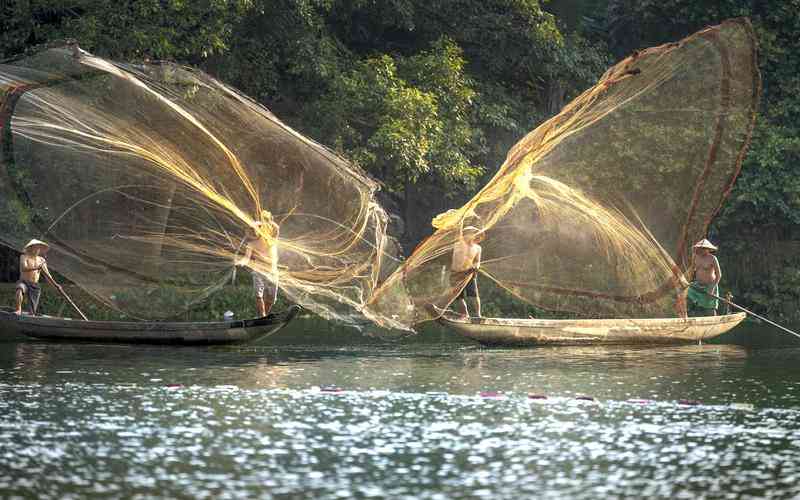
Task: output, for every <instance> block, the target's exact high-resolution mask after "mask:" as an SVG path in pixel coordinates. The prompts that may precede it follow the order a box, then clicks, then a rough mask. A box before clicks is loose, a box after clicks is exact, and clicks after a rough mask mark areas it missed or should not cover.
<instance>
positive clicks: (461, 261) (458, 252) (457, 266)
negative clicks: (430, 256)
mask: <svg viewBox="0 0 800 500" xmlns="http://www.w3.org/2000/svg"><path fill="white" fill-rule="evenodd" d="M480 265H481V246H480V245H478V244H477V243H476V242H475V241H474V240H471V239H470V240H468V239H466V238H465V239H459V240H458V241H457V242H456V243H455V245H454V247H453V260H452V262H451V264H450V270H451V271H453V272H456V273H459V272H465V271H471V270H474V269H478V268H479V267H480Z"/></svg>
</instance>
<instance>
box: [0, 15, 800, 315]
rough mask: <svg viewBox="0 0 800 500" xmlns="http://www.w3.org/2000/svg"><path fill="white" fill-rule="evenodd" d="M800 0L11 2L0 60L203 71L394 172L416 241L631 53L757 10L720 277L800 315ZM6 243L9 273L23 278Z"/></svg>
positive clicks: (399, 210)
mask: <svg viewBox="0 0 800 500" xmlns="http://www.w3.org/2000/svg"><path fill="white" fill-rule="evenodd" d="M799 12H800V0H749V1H747V0H704V1H702V2H698V1H696V0H550V1H545V0H542V1H539V0H436V1H430V0H114V1H110V0H47V1H34V0H27V1H26V0H17V1H7V0H4V1H0V58H7V57H12V56H14V55H18V54H21V53H24V52H25V51H26V50H31V49H32V48H33V47H35V46H37V45H40V44H43V43H47V42H49V41H53V40H60V39H65V38H69V39H75V40H76V41H77V42H78V43H79V45H80V46H81V47H82V48H84V49H85V50H87V51H89V52H92V53H95V54H97V55H101V56H106V57H110V58H113V59H118V60H126V61H127V60H143V59H168V60H175V61H178V62H181V63H184V64H189V65H193V66H197V67H200V68H202V69H203V70H205V71H207V72H209V73H210V74H212V75H214V76H216V77H217V78H219V79H220V80H222V81H224V82H226V83H229V84H231V85H233V86H235V87H237V88H238V89H240V90H241V91H242V92H244V93H245V94H248V95H250V96H251V97H253V98H255V99H257V100H258V101H260V102H261V103H263V104H264V105H265V106H267V107H268V108H269V109H271V110H272V111H273V112H274V113H275V114H276V115H277V116H278V117H279V118H280V119H281V120H283V121H285V122H287V123H288V124H290V125H291V126H292V127H294V128H296V129H297V130H298V131H300V132H301V133H303V134H305V135H307V136H310V137H313V138H314V139H316V140H317V141H319V142H321V143H323V144H326V145H327V146H329V147H331V148H333V149H335V150H337V151H339V152H340V153H341V154H342V155H343V156H345V157H347V158H350V159H351V160H353V161H355V162H357V163H358V164H359V165H361V167H363V168H364V169H365V170H367V171H368V172H369V173H370V174H371V175H372V176H373V177H375V178H376V179H378V180H380V181H381V182H382V183H383V186H384V187H383V192H382V193H383V194H382V195H381V196H382V198H381V201H382V202H383V203H384V205H385V206H386V207H387V208H388V209H389V210H390V211H392V212H394V213H395V214H397V215H398V217H395V218H394V219H393V220H394V226H395V227H394V228H393V232H394V233H395V234H400V235H402V242H403V244H404V247H405V249H406V251H407V252H410V250H411V249H412V247H413V246H414V245H415V244H416V243H417V242H419V241H420V240H421V239H422V238H424V237H425V236H427V235H428V234H430V232H431V226H430V220H431V218H432V217H433V216H434V215H436V214H438V213H440V212H442V211H444V210H446V209H448V208H453V207H457V206H460V205H461V204H462V203H463V202H464V201H465V200H467V199H468V198H469V197H470V196H471V195H472V194H473V193H474V192H475V191H476V190H477V189H478V188H479V187H480V186H481V185H482V184H483V183H484V182H486V181H487V180H488V179H489V178H490V177H491V176H492V175H493V174H494V172H495V171H496V169H497V168H498V167H499V166H500V164H501V163H502V162H503V160H504V158H505V154H506V152H507V151H508V149H509V148H510V147H511V146H512V145H513V144H514V143H516V142H517V141H518V140H519V139H520V138H521V137H522V136H523V135H524V134H526V133H527V132H528V131H530V130H532V129H533V128H535V127H536V126H537V125H538V124H539V123H541V122H542V121H544V120H545V119H547V118H549V117H550V116H552V115H554V114H556V113H557V112H558V111H559V110H560V109H561V107H562V106H563V105H564V104H565V103H567V102H569V100H570V99H572V98H573V97H575V96H577V95H578V94H579V93H580V92H581V91H583V90H584V89H586V88H588V87H589V86H591V85H593V84H594V83H595V82H596V80H597V79H598V78H599V76H600V75H601V74H602V72H603V71H604V70H605V69H606V68H607V67H608V66H609V65H611V64H612V63H614V62H616V61H618V60H619V59H621V58H623V57H624V56H626V55H628V54H630V53H631V52H632V51H634V50H636V49H639V48H643V47H648V46H652V45H657V44H661V43H665V42H669V41H674V40H677V39H680V38H682V37H684V36H686V35H689V34H691V33H693V32H695V31H697V30H698V29H701V28H703V27H704V26H707V25H711V24H717V23H719V22H720V21H722V20H724V19H727V18H730V17H737V16H749V17H750V18H751V20H752V22H753V25H754V28H755V30H756V33H757V36H758V38H759V43H760V53H759V61H760V66H761V71H762V78H763V85H764V92H763V97H762V104H761V110H760V111H761V112H760V116H759V118H758V122H757V128H756V131H755V134H754V138H753V143H752V146H751V148H750V153H749V155H748V156H747V159H746V161H745V164H744V168H743V171H742V174H741V176H740V178H739V180H738V182H737V184H736V187H735V189H734V191H733V193H732V195H731V197H730V200H729V203H728V204H727V206H726V208H725V210H724V211H723V213H722V215H721V217H720V218H719V219H718V220H717V222H716V223H715V226H714V228H713V229H712V234H711V237H712V239H713V240H714V241H715V242H716V243H717V244H719V245H720V247H721V252H720V260H721V262H722V266H723V273H724V276H723V285H725V287H724V288H726V289H727V288H731V289H732V290H733V292H734V294H735V295H736V297H737V299H738V302H740V303H743V304H747V305H750V306H753V307H755V308H756V309H757V310H759V311H761V312H764V313H769V314H771V315H772V316H773V317H776V318H778V317H783V318H785V319H793V320H800V307H798V302H799V301H798V298H800V257H798V250H800V176H798V175H797V174H798V173H800V167H798V161H797V160H798V157H800V138H798V137H799V135H798V129H799V128H800V71H799V70H800V14H798V13H799ZM15 267H16V255H15V254H14V253H13V252H11V251H7V250H3V251H1V252H0V281H13V280H16V278H17V274H16V269H15Z"/></svg>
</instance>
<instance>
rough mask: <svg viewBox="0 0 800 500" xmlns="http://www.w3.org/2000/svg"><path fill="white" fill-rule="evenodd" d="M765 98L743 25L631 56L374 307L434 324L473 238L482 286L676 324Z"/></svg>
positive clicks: (557, 120) (445, 221) (541, 136)
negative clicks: (699, 244) (461, 249)
mask: <svg viewBox="0 0 800 500" xmlns="http://www.w3.org/2000/svg"><path fill="white" fill-rule="evenodd" d="M759 93H760V78H759V73H758V67H757V64H756V43H755V39H754V35H753V31H752V28H751V26H750V23H749V21H748V20H746V19H734V20H730V21H726V22H724V23H723V24H721V25H719V26H715V27H711V28H707V29H705V30H703V31H700V32H698V33H696V34H694V35H692V36H690V37H688V38H686V39H684V40H682V41H680V42H677V43H671V44H667V45H663V46H659V47H654V48H650V49H647V50H643V51H640V52H637V53H634V54H633V55H632V56H630V57H628V58H627V59H625V60H623V61H621V62H620V63H619V64H617V65H615V66H613V67H612V68H610V69H609V70H608V71H607V72H606V73H605V74H604V75H603V77H602V78H601V79H600V81H599V82H598V83H597V85H595V86H594V87H592V88H590V89H589V90H587V91H586V92H584V93H583V94H582V95H580V96H579V97H578V98H576V99H575V100H574V101H572V102H571V103H569V104H568V105H567V106H566V107H565V108H564V109H563V110H562V111H561V112H560V113H559V114H558V115H557V116H555V117H554V118H552V119H550V120H548V121H547V122H545V123H544V124H542V125H541V126H539V127H538V128H537V129H535V130H534V131H532V132H531V133H529V134H528V135H527V136H526V137H525V138H524V139H522V140H521V141H520V142H519V143H518V144H517V145H516V146H514V147H513V148H512V149H511V151H510V152H509V153H508V156H507V158H506V161H505V163H504V164H503V165H502V166H501V167H500V169H499V171H498V173H497V174H496V175H495V176H494V178H493V179H492V180H491V181H490V182H489V183H488V184H487V185H486V186H485V187H484V188H483V189H482V190H481V191H480V192H479V193H478V194H477V195H476V196H475V197H474V198H472V199H471V200H470V201H469V202H468V203H467V204H466V205H464V206H463V207H461V208H460V209H458V210H452V211H449V212H447V213H444V214H442V215H440V216H438V217H437V218H435V219H434V221H433V225H434V227H435V228H436V232H435V233H434V234H433V236H431V237H430V238H428V239H427V240H425V241H424V242H422V243H421V244H420V245H419V246H418V248H417V249H416V250H415V251H414V253H413V255H412V256H411V257H410V258H409V259H407V261H406V262H405V263H404V265H403V266H402V268H401V269H399V270H398V271H397V272H396V273H394V274H393V275H392V276H391V277H390V278H389V279H388V280H387V281H386V282H385V283H384V284H383V286H382V287H381V288H380V290H378V291H377V292H376V294H375V295H374V297H373V299H372V301H371V303H370V307H371V308H373V309H374V310H375V311H378V312H383V313H384V314H396V315H398V317H397V319H398V320H399V321H400V322H403V323H407V324H414V323H417V322H420V321H424V320H428V319H432V318H435V317H437V316H438V315H440V314H441V313H442V311H443V310H444V308H445V307H447V305H448V304H449V303H450V302H451V301H452V300H453V298H454V297H455V296H456V295H457V294H458V292H459V291H460V290H461V289H462V288H463V286H464V285H465V282H466V281H467V280H468V279H469V276H468V275H453V274H452V273H451V272H450V265H451V258H452V253H453V246H454V244H455V242H456V241H457V239H458V238H460V234H461V232H462V230H463V228H464V227H465V226H467V225H471V226H476V227H478V228H480V229H482V230H483V231H484V235H483V236H484V237H483V241H482V242H481V245H482V249H483V262H482V265H481V268H480V271H479V274H478V280H479V284H480V283H483V284H484V285H485V284H487V283H493V284H494V285H496V286H497V287H499V288H501V289H503V290H505V291H507V292H508V293H510V294H511V295H513V296H514V297H516V298H517V299H521V300H522V301H525V302H527V303H529V304H533V305H535V306H538V307H540V308H542V309H547V310H554V311H567V312H571V313H574V314H579V315H580V316H582V317H588V318H592V317H610V318H637V317H674V316H675V315H676V313H677V312H676V306H678V305H679V303H680V302H681V301H682V300H683V297H684V296H685V289H686V285H687V283H686V278H687V277H686V276H685V274H686V272H687V270H688V269H689V268H690V266H691V258H692V252H691V245H692V244H693V243H694V242H695V241H697V240H698V239H700V238H702V237H704V236H705V235H706V234H707V231H708V227H709V224H710V223H711V221H712V219H713V217H714V216H715V214H716V213H717V212H718V210H719V209H720V207H721V205H722V203H723V201H724V199H725V198H726V196H727V195H728V193H729V191H730V189H731V186H732V184H733V182H734V180H735V178H736V176H737V174H738V172H739V170H740V167H741V164H742V160H743V157H744V154H745V150H746V148H747V145H748V142H749V140H750V135H751V131H752V128H753V124H754V118H755V114H756V108H757V103H758V100H759Z"/></svg>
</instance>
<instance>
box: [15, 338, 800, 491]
mask: <svg viewBox="0 0 800 500" xmlns="http://www.w3.org/2000/svg"><path fill="white" fill-rule="evenodd" d="M3 347H4V349H3V354H2V358H0V470H2V471H5V473H4V474H2V475H0V491H2V492H4V493H6V494H9V493H12V492H13V494H17V495H22V496H31V497H32V496H37V497H40V498H41V497H48V498H69V497H76V498H77V497H85V496H89V495H96V496H125V497H142V498H144V497H179V496H180V497H187V496H188V497H196V498H208V497H215V498H248V497H256V496H257V497H261V498H269V497H296V498H300V497H309V498H344V497H350V496H359V497H376V498H377V497H380V498H388V497H391V498H463V497H470V498H525V497H531V496H534V495H535V496H537V497H559V498H563V497H573V498H601V497H605V496H635V497H652V496H657V497H686V498H688V497H696V496H699V495H712V496H722V495H725V494H727V495H730V496H733V497H737V496H746V495H755V496H765V495H775V496H783V497H790V496H793V495H795V494H797V493H798V492H800V489H798V487H797V485H796V484H797V478H798V475H800V465H798V464H797V461H796V460H795V458H796V455H797V452H798V446H800V411H799V410H800V407H799V406H798V404H797V403H798V398H797V396H796V392H797V391H798V390H800V377H798V375H797V374H796V371H794V372H792V371H788V370H787V367H789V366H790V365H793V364H794V359H795V358H796V356H800V351H798V350H791V351H792V352H793V354H794V355H795V356H788V351H785V350H784V351H747V350H745V349H742V348H739V347H735V346H703V347H679V348H660V349H634V350H631V349H620V348H617V349H596V348H595V349H587V348H582V349H569V348H567V349H560V350H558V349H538V350H481V349H476V348H473V347H464V346H460V345H436V346H420V345H411V346H399V345H388V346H386V345H383V346H354V347H331V348H327V349H319V348H306V347H296V346H295V347H285V348H280V349H276V348H270V347H247V348H239V349H237V348H234V349H170V348H148V347H127V346H116V347H109V346H97V345H58V344H46V343H25V344H22V343H21V344H3ZM578 396H586V399H577V397H578ZM534 397H535V398H536V399H534ZM592 398H593V399H592Z"/></svg>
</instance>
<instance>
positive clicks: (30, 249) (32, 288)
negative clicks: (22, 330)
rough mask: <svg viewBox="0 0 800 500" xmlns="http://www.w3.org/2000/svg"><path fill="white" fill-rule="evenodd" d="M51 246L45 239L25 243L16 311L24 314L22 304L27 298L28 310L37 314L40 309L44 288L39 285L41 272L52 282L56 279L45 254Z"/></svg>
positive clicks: (20, 267) (20, 263) (20, 262)
mask: <svg viewBox="0 0 800 500" xmlns="http://www.w3.org/2000/svg"><path fill="white" fill-rule="evenodd" d="M49 249H50V246H49V245H48V244H47V243H45V242H44V241H39V240H36V239H33V240H31V241H29V242H28V244H27V245H25V248H24V249H23V251H22V255H20V256H19V281H18V282H17V290H16V299H17V307H16V309H15V312H16V313H17V314H22V304H23V302H24V301H25V299H27V301H28V312H30V313H31V314H36V311H37V309H39V298H40V297H41V294H42V290H41V288H40V287H39V277H40V275H41V274H44V276H45V277H46V278H47V279H49V280H50V281H51V282H52V283H55V280H54V279H53V277H52V276H51V275H50V271H49V270H48V269H47V261H46V260H45V259H44V257H43V255H44V254H45V253H47V250H49Z"/></svg>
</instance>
